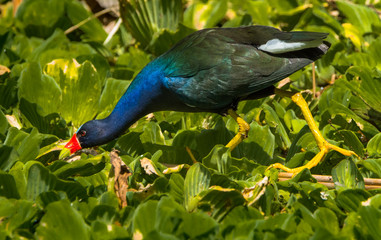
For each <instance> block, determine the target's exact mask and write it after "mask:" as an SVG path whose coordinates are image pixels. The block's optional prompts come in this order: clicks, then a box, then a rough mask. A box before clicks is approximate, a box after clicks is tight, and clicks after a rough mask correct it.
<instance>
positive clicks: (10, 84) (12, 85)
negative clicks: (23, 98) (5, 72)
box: [0, 76, 17, 109]
mask: <svg viewBox="0 0 381 240" xmlns="http://www.w3.org/2000/svg"><path fill="white" fill-rule="evenodd" d="M16 103H17V79H15V78H10V77H9V76H8V77H7V78H5V80H4V81H3V79H2V78H1V77H0V105H1V106H2V107H3V108H5V109H8V108H10V107H11V106H13V105H16Z"/></svg>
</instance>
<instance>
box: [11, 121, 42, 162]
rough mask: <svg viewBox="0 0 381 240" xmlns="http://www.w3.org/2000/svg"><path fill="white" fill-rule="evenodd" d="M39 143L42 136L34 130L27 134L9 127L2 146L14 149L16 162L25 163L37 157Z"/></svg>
mask: <svg viewBox="0 0 381 240" xmlns="http://www.w3.org/2000/svg"><path fill="white" fill-rule="evenodd" d="M41 141H42V136H41V134H39V133H38V131H37V129H35V128H33V129H32V131H31V133H30V134H28V133H26V132H24V131H21V130H18V129H17V128H14V127H11V128H9V130H8V134H7V138H6V139H5V141H4V145H7V146H10V147H14V149H15V150H16V152H17V154H18V160H19V161H21V162H26V161H28V160H30V159H34V158H35V157H37V155H38V153H39V151H40V144H41Z"/></svg>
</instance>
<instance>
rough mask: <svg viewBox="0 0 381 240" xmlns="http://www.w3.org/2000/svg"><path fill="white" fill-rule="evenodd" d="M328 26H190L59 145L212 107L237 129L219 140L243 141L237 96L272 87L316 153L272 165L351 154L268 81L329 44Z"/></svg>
mask: <svg viewBox="0 0 381 240" xmlns="http://www.w3.org/2000/svg"><path fill="white" fill-rule="evenodd" d="M327 36H328V33H321V32H309V31H291V32H285V31H281V30H279V29H277V28H274V27H269V26H261V25H252V26H242V27H236V28H208V29H202V30H199V31H196V32H194V33H192V34H190V35H188V36H187V37H185V38H184V39H182V40H180V41H179V42H178V43H176V44H175V45H174V46H173V47H172V48H171V49H169V50H168V51H167V52H165V53H163V54H162V55H161V56H159V57H157V58H156V59H154V60H153V61H151V62H150V63H148V64H147V65H146V66H145V67H144V68H143V69H142V70H141V71H140V72H139V73H138V74H137V75H136V77H135V78H134V79H133V81H132V82H131V84H130V85H129V87H128V88H127V90H126V92H125V93H124V94H123V96H122V97H121V98H120V99H119V101H118V103H117V104H116V106H115V108H114V109H113V111H112V112H111V114H110V115H109V116H108V117H106V118H104V119H101V120H99V119H96V120H91V121H88V122H86V123H85V124H83V125H82V126H80V127H79V128H78V130H77V132H76V133H75V134H73V136H72V138H71V139H70V141H69V142H68V143H67V144H66V145H65V147H64V148H63V150H62V152H61V155H62V156H67V155H70V154H73V153H75V152H76V151H78V150H80V149H82V148H90V147H94V146H99V145H103V144H105V143H107V142H109V141H111V140H113V139H115V138H117V137H119V136H120V135H122V134H123V133H124V132H125V131H126V130H127V129H128V128H129V127H130V126H131V125H132V124H133V123H135V122H136V121H137V120H139V119H140V118H142V117H143V116H145V115H147V114H149V113H152V112H156V111H181V112H212V113H219V114H223V115H230V116H231V117H232V118H233V119H234V120H235V121H236V122H237V123H238V125H239V130H238V133H237V134H236V135H235V136H234V137H233V139H232V140H231V141H230V142H229V143H228V144H227V145H226V147H228V148H230V149H231V150H232V149H234V148H235V147H236V146H237V145H238V144H239V143H240V142H242V141H243V140H244V139H245V138H246V137H247V134H248V131H249V129H250V125H249V124H248V123H247V122H246V121H245V120H244V119H243V118H242V117H240V116H239V115H238V114H237V113H236V112H235V110H236V108H237V105H238V103H239V102H240V101H242V100H249V99H258V98H263V97H266V96H270V95H273V94H278V95H280V96H283V97H290V98H291V99H292V100H293V101H294V102H295V103H296V104H297V105H298V106H299V107H300V108H301V110H302V113H303V115H304V117H305V119H306V121H307V124H308V126H309V127H310V129H311V132H312V133H313V135H314V137H315V140H316V142H317V145H318V146H319V148H320V152H319V153H318V154H317V155H316V156H315V157H314V158H313V159H312V160H310V161H309V162H308V163H307V164H305V165H304V166H301V167H299V168H293V169H291V168H287V167H286V166H284V165H282V164H280V163H274V164H272V165H270V166H269V168H279V169H282V170H284V171H287V172H291V173H294V174H296V173H299V172H300V171H302V170H303V169H305V168H308V169H311V168H312V167H314V166H316V165H317V164H318V163H319V162H320V161H321V160H322V159H323V157H324V156H325V155H326V154H327V153H328V151H329V150H335V151H338V152H340V153H341V154H343V155H345V156H350V155H356V154H355V153H354V152H353V151H350V150H346V149H343V148H340V147H337V146H335V145H332V144H330V143H328V141H327V140H325V139H324V138H323V136H322V134H321V133H320V131H319V129H318V127H317V125H316V123H315V122H314V119H313V117H312V114H311V112H310V110H309V109H308V105H307V103H306V101H305V100H304V99H303V97H302V95H301V94H300V93H292V92H288V91H284V90H281V89H278V88H276V87H274V84H276V83H277V82H279V81H281V80H282V79H284V78H286V77H288V76H289V75H291V74H292V73H294V72H296V71H298V70H300V69H302V68H303V67H305V66H307V65H308V64H311V63H312V62H314V61H316V60H318V59H319V58H321V57H322V56H323V55H324V54H326V53H327V51H328V50H329V48H330V43H329V42H327V41H326V40H325V39H326V38H327Z"/></svg>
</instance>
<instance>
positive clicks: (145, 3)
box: [120, 0, 189, 55]
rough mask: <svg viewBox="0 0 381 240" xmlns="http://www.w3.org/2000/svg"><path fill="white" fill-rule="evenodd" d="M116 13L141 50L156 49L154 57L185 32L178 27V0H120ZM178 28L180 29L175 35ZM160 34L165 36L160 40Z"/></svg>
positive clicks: (186, 30) (184, 29)
mask: <svg viewBox="0 0 381 240" xmlns="http://www.w3.org/2000/svg"><path fill="white" fill-rule="evenodd" d="M120 11H121V16H122V18H123V22H124V24H125V26H126V27H127V29H128V30H129V31H130V33H131V34H132V36H133V37H134V38H135V39H136V40H137V41H138V42H140V44H141V45H142V47H143V48H144V49H146V48H150V49H153V50H154V49H156V51H154V53H155V54H156V55H159V54H161V53H163V50H167V49H169V47H170V46H171V45H173V44H174V43H176V42H177V41H178V40H180V39H182V38H183V37H185V36H186V35H187V34H188V33H189V30H188V29H186V28H185V27H183V28H178V27H179V22H180V20H181V19H182V1H181V0H158V1H154V0H133V1H122V2H121V4H120ZM178 29H180V30H179V31H178V32H176V30H178ZM161 35H165V37H160V36H161ZM158 49H159V51H158Z"/></svg>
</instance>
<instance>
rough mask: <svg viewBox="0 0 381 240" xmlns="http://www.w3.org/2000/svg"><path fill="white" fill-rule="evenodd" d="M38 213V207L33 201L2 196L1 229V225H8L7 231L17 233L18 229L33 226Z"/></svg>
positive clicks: (0, 208)
mask: <svg viewBox="0 0 381 240" xmlns="http://www.w3.org/2000/svg"><path fill="white" fill-rule="evenodd" d="M36 214H37V207H36V206H35V204H34V203H33V202H31V201H25V200H15V199H6V198H4V197H0V217H1V218H2V223H1V225H0V229H1V226H4V227H5V226H6V228H5V229H6V230H7V232H9V233H12V232H13V233H15V232H14V231H15V230H16V231H17V229H27V228H31V227H32V226H33V218H34V217H35V216H36ZM11 236H12V235H11Z"/></svg>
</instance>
